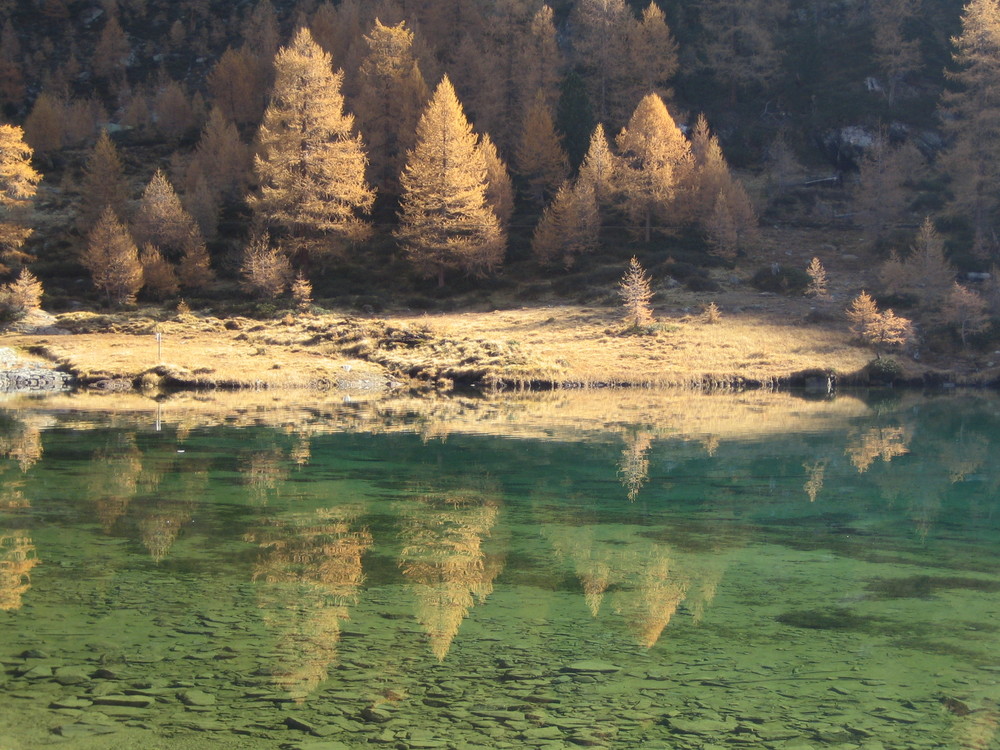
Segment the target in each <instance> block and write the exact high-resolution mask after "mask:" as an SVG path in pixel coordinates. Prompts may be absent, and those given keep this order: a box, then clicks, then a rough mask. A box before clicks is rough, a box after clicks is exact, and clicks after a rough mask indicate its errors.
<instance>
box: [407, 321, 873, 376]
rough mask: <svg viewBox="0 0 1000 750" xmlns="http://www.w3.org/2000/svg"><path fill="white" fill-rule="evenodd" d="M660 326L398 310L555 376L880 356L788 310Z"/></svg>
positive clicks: (691, 372)
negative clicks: (630, 327) (504, 350)
mask: <svg viewBox="0 0 1000 750" xmlns="http://www.w3.org/2000/svg"><path fill="white" fill-rule="evenodd" d="M659 321H660V329H659V330H657V331H656V332H654V333H652V334H648V335H647V334H641V333H638V334H633V335H628V334H623V333H622V332H621V328H622V324H621V317H620V314H618V313H617V311H610V310H602V309H595V308H586V307H569V306H567V307H541V308H525V309H521V310H508V311H497V312H493V313H462V314H458V315H438V316H421V317H419V318H414V317H407V318H393V319H392V320H390V323H393V324H396V325H400V326H404V325H416V324H419V325H422V326H425V327H426V328H428V329H429V330H431V331H433V332H435V333H439V334H440V335H442V336H447V337H457V336H463V337H466V338H475V339H480V340H495V341H501V342H507V343H508V345H514V346H516V347H518V348H519V349H521V350H523V351H524V352H525V353H526V356H527V357H528V358H529V359H531V360H534V361H536V362H540V363H545V364H546V365H548V369H549V370H550V372H551V376H550V377H551V380H552V381H553V383H554V384H556V385H561V386H568V385H583V386H593V385H622V386H636V385H638V386H702V385H705V386H716V387H718V386H739V385H743V384H748V383H749V384H755V385H757V384H759V385H777V384H779V383H781V382H782V381H784V380H785V379H787V378H788V377H789V376H790V375H792V374H793V373H798V372H802V371H805V370H810V369H820V370H830V371H835V372H838V373H841V374H847V373H852V372H855V371H857V370H859V369H860V368H862V367H863V366H864V365H865V363H866V362H868V361H869V360H870V359H871V358H872V353H871V352H870V351H868V350H866V349H863V348H860V347H857V346H854V345H852V343H851V341H850V340H849V338H848V335H847V332H846V331H844V332H841V331H836V330H830V329H828V328H821V327H818V326H808V325H804V324H801V323H799V324H795V323H790V322H788V321H787V319H786V320H782V319H781V318H779V317H776V316H775V317H772V316H766V315H763V314H759V313H754V314H742V315H736V314H724V315H723V316H722V318H721V320H720V321H719V322H717V323H708V322H706V321H705V320H704V319H703V318H702V316H700V315H680V316H675V317H661V318H660V319H659Z"/></svg>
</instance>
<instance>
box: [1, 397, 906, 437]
mask: <svg viewBox="0 0 1000 750" xmlns="http://www.w3.org/2000/svg"><path fill="white" fill-rule="evenodd" d="M904 398H905V397H904ZM19 406H22V407H23V408H24V409H25V410H26V411H30V412H37V413H41V412H49V413H50V414H51V418H52V421H53V422H58V423H59V425H60V426H62V427H73V426H75V425H78V424H81V422H80V421H79V417H76V416H75V415H73V414H72V413H71V412H72V411H74V410H75V411H78V412H81V413H87V414H88V415H90V417H89V418H88V419H87V421H86V424H88V425H92V424H94V421H95V420H94V418H96V419H97V420H98V421H100V422H102V423H105V424H110V425H115V424H119V425H123V426H128V427H129V428H133V429H134V428H135V427H136V425H137V423H145V424H147V425H148V428H149V429H154V428H155V425H157V424H159V425H161V426H162V425H170V424H175V425H178V426H179V427H181V428H185V429H191V428H193V427H208V426H214V425H220V426H221V425H227V426H234V427H249V426H274V427H281V428H287V427H288V426H290V425H294V426H295V429H296V430H298V429H305V428H308V429H309V431H310V434H322V433H324V432H344V431H357V432H371V431H378V432H404V433H405V432H408V433H417V434H421V435H426V436H428V437H430V438H444V437H446V436H447V435H449V434H459V433H461V434H473V435H475V434H488V435H497V436H504V437H516V438H522V439H542V440H565V441H577V440H588V441H589V440H594V439H601V440H608V439H612V436H614V435H616V434H619V433H621V432H623V431H626V430H629V429H633V428H634V427H635V426H636V425H655V427H653V428H651V432H652V433H653V437H654V438H656V439H662V438H675V439H677V438H680V439H685V440H695V441H701V442H705V443H706V444H710V443H711V442H713V441H714V442H718V441H723V442H726V441H731V440H738V439H746V438H751V437H763V436H767V435H787V434H789V433H796V432H803V433H806V432H820V431H825V430H830V429H844V428H846V427H848V426H849V424H850V422H851V420H854V419H857V418H859V417H864V416H867V415H869V414H870V410H869V408H868V407H867V406H866V405H865V404H864V403H863V402H862V401H861V400H859V399H857V398H855V397H853V396H850V395H842V396H838V397H837V398H834V399H829V400H822V401H810V400H805V399H801V398H798V397H796V396H794V395H791V394H788V393H777V392H769V391H748V392H723V393H704V392H700V391H690V390H655V389H652V390H651V389H642V390H638V391H636V390H602V391H600V392H596V391H593V390H572V391H569V390H563V391H552V392H546V393H524V394H520V393H514V394H512V393H505V394H503V395H502V397H500V396H498V397H496V398H492V397H489V396H484V397H480V398H466V397H460V396H451V397H386V398H381V399H370V400H356V399H353V398H352V399H347V400H345V399H344V397H343V396H342V395H337V394H331V395H328V396H325V395H323V394H316V395H315V397H311V398H309V399H308V400H307V401H303V398H302V394H301V393H294V392H290V393H286V392H281V391H262V392H259V393H255V392H250V393H247V392H238V393H230V392H209V393H180V394H174V395H172V396H170V397H169V398H166V399H164V400H159V401H154V400H153V399H151V398H147V397H145V396H142V395H139V394H117V395H103V394H95V393H78V394H70V395H56V396H51V397H48V398H46V399H44V400H27V399H24V400H14V401H10V402H7V403H6V404H5V405H4V408H3V410H9V411H15V412H16V409H17V407H19ZM0 411H2V410H0Z"/></svg>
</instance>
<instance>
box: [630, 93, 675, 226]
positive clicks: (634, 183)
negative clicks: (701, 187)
mask: <svg viewBox="0 0 1000 750" xmlns="http://www.w3.org/2000/svg"><path fill="white" fill-rule="evenodd" d="M616 142H617V144H618V148H619V150H620V152H621V154H622V157H623V159H622V162H621V167H622V168H621V170H620V172H619V174H620V175H621V181H620V184H619V187H620V189H621V190H622V192H623V194H624V198H625V210H626V211H627V212H628V214H629V216H630V217H631V219H632V222H633V225H634V226H635V227H637V228H640V229H641V230H642V234H643V236H644V238H645V240H646V242H649V241H650V239H651V238H652V228H653V221H654V219H656V220H657V221H664V222H666V221H668V220H669V219H670V216H669V212H670V209H671V208H672V207H673V205H674V204H675V197H676V193H677V190H678V186H679V185H681V184H683V182H684V180H686V179H687V175H688V174H689V173H690V171H691V168H692V163H693V160H692V156H691V146H690V144H689V143H688V140H687V138H685V137H684V134H683V133H682V132H681V131H680V128H678V127H677V124H676V123H675V122H674V118H673V117H671V116H670V113H669V112H668V111H667V107H666V105H665V104H664V103H663V100H662V99H661V98H660V97H659V96H658V95H657V94H647V95H646V96H644V97H643V99H642V101H640V102H639V104H638V106H637V107H636V108H635V112H633V113H632V117H631V119H630V120H629V123H628V127H626V128H625V129H623V130H622V132H621V133H619V134H618V138H617V139H616Z"/></svg>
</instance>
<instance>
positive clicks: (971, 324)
mask: <svg viewBox="0 0 1000 750" xmlns="http://www.w3.org/2000/svg"><path fill="white" fill-rule="evenodd" d="M986 308H987V304H986V300H984V299H983V298H982V297H981V296H980V295H979V294H978V293H977V292H974V291H973V290H972V289H969V288H968V287H964V286H962V285H961V284H959V283H958V282H957V281H956V282H954V283H953V284H952V286H951V291H949V292H948V296H946V297H945V299H944V305H943V307H942V310H941V313H942V317H943V318H944V321H945V323H948V324H949V325H953V326H955V328H957V329H958V336H959V338H960V339H961V340H962V346H965V345H966V344H967V343H968V337H969V335H970V334H976V333H981V332H982V331H985V330H986V328H987V327H988V326H989V324H990V318H989V315H987V313H986Z"/></svg>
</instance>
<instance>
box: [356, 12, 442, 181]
mask: <svg viewBox="0 0 1000 750" xmlns="http://www.w3.org/2000/svg"><path fill="white" fill-rule="evenodd" d="M364 39H365V42H366V44H367V45H368V54H367V55H366V56H365V59H364V60H363V61H362V62H361V67H360V69H359V70H358V98H357V104H356V111H357V117H358V126H359V127H360V129H361V132H362V133H364V137H365V141H366V142H367V145H368V151H369V154H370V160H369V165H368V174H369V175H370V176H371V179H372V182H374V183H375V185H376V186H378V188H379V189H383V190H388V191H389V192H391V193H397V192H398V190H399V186H398V179H399V173H400V171H401V170H402V168H403V164H404V162H405V159H406V152H407V151H408V150H409V149H410V148H412V147H413V136H414V132H415V131H416V127H417V120H419V119H420V113H421V112H422V111H423V108H424V105H425V104H426V102H427V98H428V97H429V96H430V91H429V90H428V88H427V84H426V83H425V82H424V77H423V75H422V74H421V72H420V65H419V64H418V63H417V59H416V57H415V56H414V52H413V32H412V31H411V30H410V29H408V28H406V24H405V22H403V21H400V22H399V23H398V24H396V25H395V26H385V25H383V24H382V22H381V21H380V20H379V19H377V18H376V19H375V26H374V27H373V28H372V30H371V31H370V32H369V33H368V34H367V35H366V36H365V37H364Z"/></svg>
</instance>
